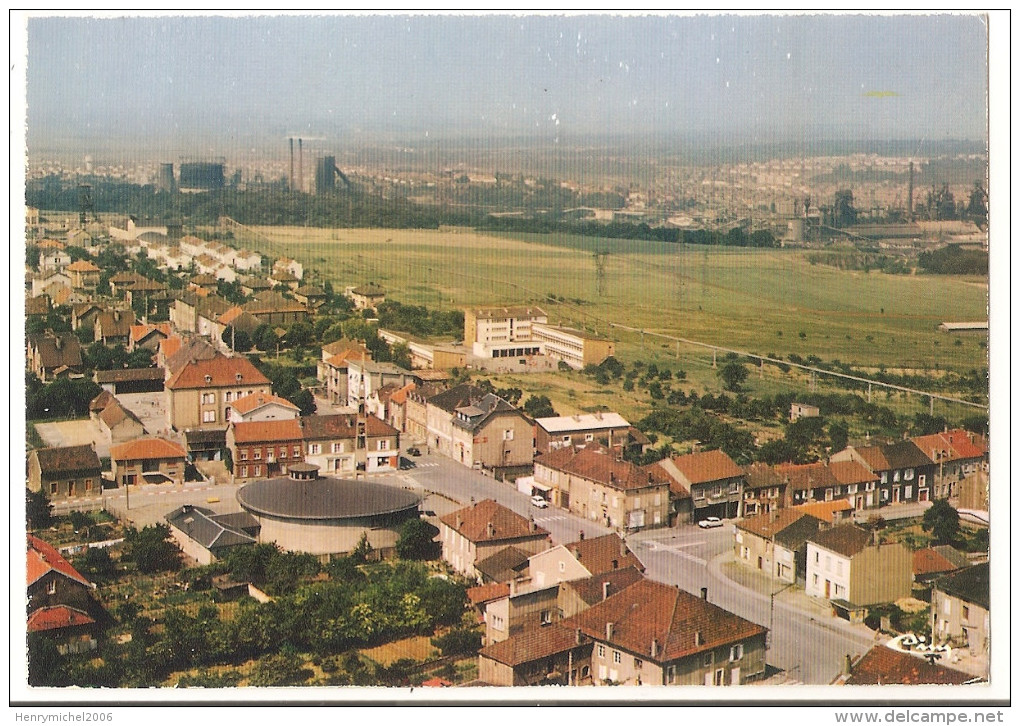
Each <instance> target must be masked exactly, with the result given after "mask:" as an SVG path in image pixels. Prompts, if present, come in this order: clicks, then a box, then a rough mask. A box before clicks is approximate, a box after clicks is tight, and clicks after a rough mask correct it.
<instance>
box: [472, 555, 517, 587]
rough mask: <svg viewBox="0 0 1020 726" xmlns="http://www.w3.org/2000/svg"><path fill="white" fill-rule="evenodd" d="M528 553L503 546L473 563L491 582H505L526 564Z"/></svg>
mask: <svg viewBox="0 0 1020 726" xmlns="http://www.w3.org/2000/svg"><path fill="white" fill-rule="evenodd" d="M528 557H530V555H529V554H528V553H527V552H525V551H524V550H521V549H518V548H516V547H504V548H503V549H501V550H500V551H499V552H497V553H495V554H493V555H489V556H488V557H486V558H485V559H484V560H481V561H480V562H476V563H475V569H476V570H478V571H479V572H480V573H482V574H483V575H485V576H486V577H488V578H489V579H490V580H492V581H493V582H506V581H507V580H510V579H513V577H514V576H515V575H517V574H518V573H519V572H520V571H521V570H522V569H523V566H524V565H526V564H527V562H528Z"/></svg>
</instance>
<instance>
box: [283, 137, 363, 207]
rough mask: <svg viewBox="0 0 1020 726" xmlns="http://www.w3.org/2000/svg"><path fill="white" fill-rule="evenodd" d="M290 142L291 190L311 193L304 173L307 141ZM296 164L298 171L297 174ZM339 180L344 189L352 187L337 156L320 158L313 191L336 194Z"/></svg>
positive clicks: (316, 168) (291, 139)
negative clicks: (338, 164) (295, 150)
mask: <svg viewBox="0 0 1020 726" xmlns="http://www.w3.org/2000/svg"><path fill="white" fill-rule="evenodd" d="M295 138H297V157H296V159H295V156H294V139H295ZM287 140H288V142H289V143H290V177H289V183H290V189H291V191H296V192H305V191H309V190H308V189H307V188H306V185H305V171H304V161H305V152H304V142H305V139H303V138H300V137H293V136H291V137H289V138H288V139H287ZM295 163H296V167H297V171H296V173H295ZM337 178H339V179H340V181H341V182H342V183H343V185H344V187H350V186H351V182H350V180H349V179H348V178H347V177H346V176H345V175H344V173H343V172H342V171H340V168H339V167H338V166H337V165H336V157H335V156H320V157H319V158H318V159H316V162H315V187H314V189H312V190H311V191H312V192H313V193H314V194H330V193H332V192H335V191H336V189H337V184H336V180H337Z"/></svg>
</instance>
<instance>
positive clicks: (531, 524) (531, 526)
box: [528, 517, 538, 532]
mask: <svg viewBox="0 0 1020 726" xmlns="http://www.w3.org/2000/svg"><path fill="white" fill-rule="evenodd" d="M537 530H538V525H537V524H536V523H535V518H534V517H531V518H530V519H529V520H528V531H529V532H535V531H537Z"/></svg>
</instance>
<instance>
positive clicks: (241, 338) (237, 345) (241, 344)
mask: <svg viewBox="0 0 1020 726" xmlns="http://www.w3.org/2000/svg"><path fill="white" fill-rule="evenodd" d="M220 339H221V340H222V341H223V342H224V343H226V344H227V345H229V346H230V349H231V350H237V351H241V352H242V353H247V352H248V351H249V350H251V347H252V342H251V336H250V335H248V334H247V333H246V332H244V331H243V330H241V329H240V328H235V327H234V326H232V325H228V326H227V327H225V328H224V329H223V333H222V334H221V335H220Z"/></svg>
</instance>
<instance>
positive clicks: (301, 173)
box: [297, 139, 305, 192]
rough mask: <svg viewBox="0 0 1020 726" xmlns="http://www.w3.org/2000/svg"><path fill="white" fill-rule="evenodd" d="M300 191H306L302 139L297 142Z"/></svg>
mask: <svg viewBox="0 0 1020 726" xmlns="http://www.w3.org/2000/svg"><path fill="white" fill-rule="evenodd" d="M297 171H298V191H300V192H303V191H304V190H305V156H304V149H303V146H302V143H301V139H298V140H297Z"/></svg>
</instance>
